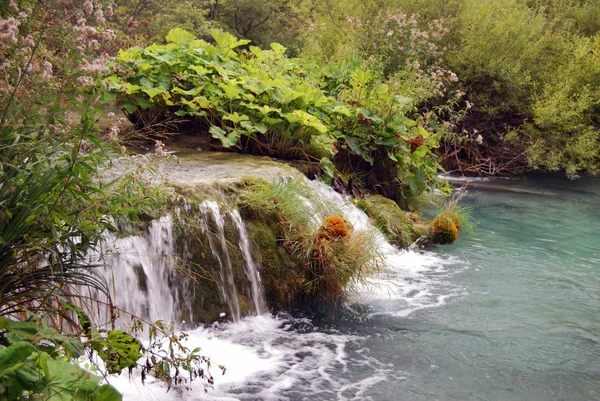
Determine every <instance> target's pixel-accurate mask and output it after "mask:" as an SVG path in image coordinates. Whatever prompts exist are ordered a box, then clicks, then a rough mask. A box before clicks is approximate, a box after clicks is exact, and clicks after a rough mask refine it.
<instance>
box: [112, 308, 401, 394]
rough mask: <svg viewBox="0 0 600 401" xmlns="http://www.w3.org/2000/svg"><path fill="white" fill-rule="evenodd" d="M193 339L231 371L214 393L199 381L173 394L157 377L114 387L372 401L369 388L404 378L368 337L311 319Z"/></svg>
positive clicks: (267, 320)
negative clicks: (367, 346) (380, 358)
mask: <svg viewBox="0 0 600 401" xmlns="http://www.w3.org/2000/svg"><path fill="white" fill-rule="evenodd" d="M188 334H189V338H188V340H187V341H186V344H187V346H188V347H201V348H202V351H203V352H205V353H206V354H207V355H210V357H211V361H213V362H212V363H213V366H214V365H216V364H223V365H225V366H226V368H227V371H226V373H225V375H221V373H220V371H219V370H218V369H217V370H215V369H213V370H212V374H213V375H214V378H215V388H214V389H209V390H208V392H206V393H205V392H204V387H203V385H202V383H199V382H198V383H196V382H193V383H192V384H191V385H190V388H191V390H190V391H185V390H184V389H183V388H173V389H171V390H170V391H169V392H168V393H167V392H166V386H165V385H164V384H162V383H160V382H158V381H156V380H155V379H151V378H149V379H148V380H147V382H146V384H145V385H142V384H141V382H140V379H139V377H134V378H133V379H131V380H130V379H128V378H127V377H126V375H125V374H122V375H121V376H120V377H118V378H115V379H112V380H111V381H110V382H111V384H113V385H114V386H115V387H116V388H117V389H118V390H119V391H121V392H122V393H123V396H124V399H126V400H161V401H174V400H215V401H225V400H227V401H229V400H247V399H253V400H278V401H283V400H289V399H300V398H303V397H306V396H308V395H310V394H312V395H313V396H315V397H316V398H317V399H332V400H335V399H337V400H368V399H369V398H368V397H365V396H364V394H365V392H366V391H367V390H368V389H369V388H372V387H373V386H374V385H375V384H377V383H379V382H381V381H383V380H386V379H388V378H389V377H391V376H390V375H392V374H394V375H397V372H394V371H393V370H392V369H391V368H390V367H389V366H381V365H380V364H378V363H377V362H376V361H373V360H371V359H369V358H367V357H364V356H363V354H366V352H361V351H362V350H361V342H362V341H363V339H362V338H361V337H358V336H352V335H345V334H340V333H337V332H322V331H319V330H316V329H315V328H314V327H313V326H312V323H310V321H309V320H307V319H294V318H291V317H289V316H284V317H279V318H277V317H273V316H271V315H269V314H266V315H262V316H255V317H250V318H245V319H243V320H241V321H240V322H238V323H230V324H225V325H216V326H213V327H211V328H200V329H196V330H193V331H190V332H189V333H188ZM349 347H350V348H352V351H349V349H348V348H349ZM349 352H352V355H349ZM350 360H351V361H352V366H355V365H360V366H361V369H360V371H361V373H360V377H358V378H355V377H353V375H354V374H355V373H353V372H351V371H350V370H349V369H348V363H349V361H350ZM299 396H302V397H300V398H299Z"/></svg>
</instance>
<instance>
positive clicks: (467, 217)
mask: <svg viewBox="0 0 600 401" xmlns="http://www.w3.org/2000/svg"><path fill="white" fill-rule="evenodd" d="M464 195H465V191H464V189H463V190H461V191H460V192H459V195H457V196H454V197H452V198H451V199H450V201H449V202H448V203H447V204H446V205H445V207H444V208H443V211H442V212H440V213H439V214H438V215H437V216H436V217H435V219H433V221H432V222H431V227H430V229H429V236H430V237H431V240H432V241H433V242H434V243H437V244H452V243H454V242H455V241H456V240H458V233H459V231H463V232H465V233H467V234H469V235H472V234H473V233H474V231H475V229H474V224H473V218H472V216H471V209H470V208H469V207H466V206H462V205H459V201H460V200H461V199H462V197H463V196H464Z"/></svg>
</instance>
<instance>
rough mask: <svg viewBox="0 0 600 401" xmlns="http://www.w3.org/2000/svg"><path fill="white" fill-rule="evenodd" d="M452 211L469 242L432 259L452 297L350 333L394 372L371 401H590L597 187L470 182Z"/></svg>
mask: <svg viewBox="0 0 600 401" xmlns="http://www.w3.org/2000/svg"><path fill="white" fill-rule="evenodd" d="M463 203H464V204H466V205H468V206H470V207H472V209H473V215H474V217H475V219H476V220H477V222H478V229H477V235H476V236H475V237H472V238H461V239H460V241H459V242H457V243H456V244H455V245H452V246H448V247H439V248H437V249H436V252H437V253H438V255H439V256H440V257H442V259H452V258H455V259H456V260H459V261H461V262H457V263H455V264H450V265H447V266H446V270H447V271H448V272H453V271H454V272H455V274H451V275H450V276H448V277H447V278H445V279H444V281H445V282H446V284H447V285H448V286H449V287H450V288H454V289H456V288H461V289H462V290H464V293H463V294H462V295H460V296H458V297H455V298H453V299H450V300H448V301H447V302H446V304H444V305H442V306H439V307H436V308H427V309H422V310H419V311H416V312H414V313H412V314H411V315H409V317H408V318H395V317H393V316H390V315H389V314H384V315H378V316H376V317H374V318H373V319H372V320H370V321H368V322H365V324H364V325H361V329H362V330H364V331H365V334H366V335H368V337H369V338H368V340H366V341H365V346H366V347H368V348H369V349H370V352H371V355H373V356H375V355H376V358H377V359H378V360H379V361H380V362H382V363H391V364H393V365H394V366H395V367H397V368H398V369H402V370H403V371H405V372H406V379H405V380H402V381H387V382H385V383H383V384H381V385H379V386H377V387H374V388H373V389H372V390H371V391H370V392H369V394H370V395H371V396H372V399H374V400H396V399H397V400H421V399H423V400H540V401H542V400H598V399H600V180H598V179H582V180H580V181H576V182H572V181H567V180H562V179H557V178H550V177H543V176H533V177H528V179H527V180H517V181H493V182H489V183H487V182H483V183H474V184H473V185H472V186H471V187H470V188H468V195H467V197H466V198H464V202H463ZM431 274H435V273H433V272H431ZM442 291H443V288H442ZM370 330H373V331H374V333H369V334H367V333H368V332H369V331H370Z"/></svg>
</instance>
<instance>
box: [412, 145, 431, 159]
mask: <svg viewBox="0 0 600 401" xmlns="http://www.w3.org/2000/svg"><path fill="white" fill-rule="evenodd" d="M428 150H429V148H428V147H427V145H421V146H419V147H418V148H417V149H415V151H414V152H413V153H412V156H413V157H414V158H415V159H417V160H418V159H422V158H423V157H424V156H425V155H426V154H427V151H428Z"/></svg>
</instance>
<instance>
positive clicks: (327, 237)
mask: <svg viewBox="0 0 600 401" xmlns="http://www.w3.org/2000/svg"><path fill="white" fill-rule="evenodd" d="M309 249H310V254H309V257H308V259H307V261H306V262H307V264H306V267H307V269H306V271H305V277H306V279H307V282H306V291H307V294H309V295H310V296H312V297H314V298H317V299H326V300H331V301H334V302H335V301H337V300H338V299H340V298H345V297H346V296H347V294H348V292H352V291H354V290H355V287H354V285H355V284H356V283H359V282H363V283H364V282H365V281H366V279H367V278H368V277H369V276H371V275H372V274H373V273H374V272H375V271H376V270H377V269H378V265H379V264H378V263H377V259H378V255H377V253H376V251H375V248H374V246H373V244H372V243H371V241H370V240H369V238H367V235H366V234H365V233H360V234H358V235H353V234H352V233H351V228H350V227H348V224H347V223H346V222H345V221H344V219H343V218H342V217H340V216H328V217H326V218H325V221H324V222H323V224H322V225H321V227H320V228H319V230H317V232H316V235H314V240H313V242H312V245H311V247H310V248H309Z"/></svg>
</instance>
